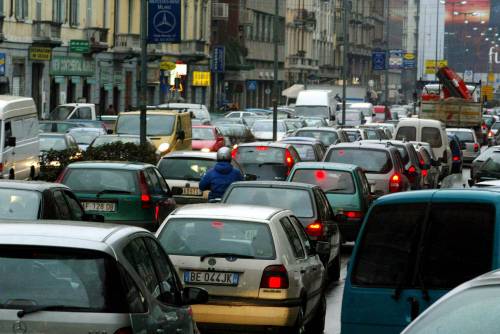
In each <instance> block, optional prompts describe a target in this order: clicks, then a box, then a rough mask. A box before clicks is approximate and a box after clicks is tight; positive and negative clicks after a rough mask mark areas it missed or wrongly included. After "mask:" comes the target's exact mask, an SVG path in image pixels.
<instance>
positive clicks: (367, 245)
mask: <svg viewBox="0 0 500 334" xmlns="http://www.w3.org/2000/svg"><path fill="white" fill-rule="evenodd" d="M499 209H500V192H499V191H496V190H495V189H494V188H490V189H478V190H475V189H474V190H473V189H445V190H421V191H410V192H406V193H398V194H392V195H388V196H383V197H381V198H379V199H377V201H375V202H374V203H373V205H372V207H371V209H370V211H369V213H368V215H367V217H366V218H365V221H364V223H363V228H362V229H361V232H360V236H359V237H358V239H357V241H358V242H357V243H356V244H355V246H354V249H353V252H352V256H351V258H350V264H349V268H348V272H347V276H346V281H345V286H344V292H343V298H342V311H341V312H342V315H341V332H342V333H343V334H351V333H363V332H371V331H370V329H371V328H376V331H377V332H379V333H388V334H391V333H394V334H395V333H400V332H401V331H402V330H403V329H404V328H405V327H406V326H407V325H408V324H409V322H410V321H411V320H414V319H415V318H416V317H417V316H418V315H419V314H420V313H422V312H423V311H425V310H426V309H427V308H428V307H429V306H431V305H432V304H433V303H435V302H436V300H438V299H439V298H440V297H442V296H443V295H444V294H446V293H447V292H448V291H450V290H451V289H453V288H455V287H456V286H458V285H460V284H462V283H464V282H466V281H468V280H470V279H472V278H474V277H476V276H478V275H481V274H484V273H486V272H488V271H491V270H493V269H497V268H499V263H500V261H499V260H500V258H499V253H498V246H497V238H498V237H497V235H498V233H499V229H500V219H499V218H498V215H497V212H498V210H499ZM471 222H474V223H471ZM466 305H467V303H466V301H463V302H461V303H460V307H458V308H456V309H457V310H459V309H461V307H463V306H466ZM388 314H390V315H391V316H387V315H388ZM461 314H462V316H463V313H461ZM464 318H466V319H468V320H469V321H470V318H469V314H468V313H467V315H466V316H465V317H464ZM424 332H425V333H428V332H427V331H424ZM429 332H430V333H435V331H432V330H431V331H429ZM459 332H462V331H459ZM467 332H468V331H463V333H467Z"/></svg>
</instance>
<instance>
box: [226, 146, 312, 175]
mask: <svg viewBox="0 0 500 334" xmlns="http://www.w3.org/2000/svg"><path fill="white" fill-rule="evenodd" d="M232 156H233V159H235V160H236V161H237V162H238V164H239V165H240V166H241V167H242V168H243V169H244V170H245V172H246V173H247V174H251V175H255V176H256V179H257V180H269V181H284V180H286V178H287V177H288V174H290V171H291V170H292V168H293V165H295V163H296V162H300V161H302V160H301V159H300V156H299V154H298V153H297V151H296V150H295V148H294V147H293V145H292V144H287V143H279V142H254V143H247V144H241V145H240V146H238V147H236V148H235V149H233V151H232Z"/></svg>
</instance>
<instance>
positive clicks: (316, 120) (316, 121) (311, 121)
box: [300, 116, 328, 127]
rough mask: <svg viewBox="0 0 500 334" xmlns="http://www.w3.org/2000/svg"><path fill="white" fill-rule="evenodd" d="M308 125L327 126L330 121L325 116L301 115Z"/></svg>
mask: <svg viewBox="0 0 500 334" xmlns="http://www.w3.org/2000/svg"><path fill="white" fill-rule="evenodd" d="M300 118H301V119H302V120H304V122H305V123H306V126H307V127H327V126H328V122H327V121H326V120H325V119H324V118H323V117H306V116H304V117H300Z"/></svg>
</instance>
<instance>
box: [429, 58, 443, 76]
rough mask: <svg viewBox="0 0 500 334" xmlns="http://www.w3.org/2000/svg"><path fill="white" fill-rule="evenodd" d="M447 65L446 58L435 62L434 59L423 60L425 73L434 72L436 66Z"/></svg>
mask: <svg viewBox="0 0 500 334" xmlns="http://www.w3.org/2000/svg"><path fill="white" fill-rule="evenodd" d="M436 65H437V66H436ZM444 66H448V61H447V60H438V61H437V64H436V61H435V60H426V61H425V74H436V68H440V67H444Z"/></svg>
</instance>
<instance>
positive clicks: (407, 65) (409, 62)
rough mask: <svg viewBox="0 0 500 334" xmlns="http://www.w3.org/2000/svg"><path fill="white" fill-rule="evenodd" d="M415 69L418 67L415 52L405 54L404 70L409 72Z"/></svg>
mask: <svg viewBox="0 0 500 334" xmlns="http://www.w3.org/2000/svg"><path fill="white" fill-rule="evenodd" d="M415 67H417V61H416V57H415V54H414V53H413V52H405V53H403V68H404V69H407V70H409V69H413V68H415Z"/></svg>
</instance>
